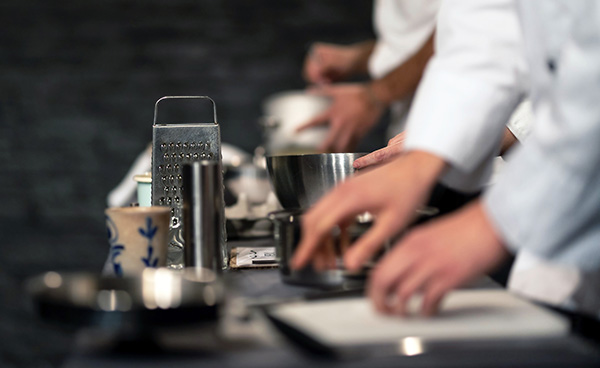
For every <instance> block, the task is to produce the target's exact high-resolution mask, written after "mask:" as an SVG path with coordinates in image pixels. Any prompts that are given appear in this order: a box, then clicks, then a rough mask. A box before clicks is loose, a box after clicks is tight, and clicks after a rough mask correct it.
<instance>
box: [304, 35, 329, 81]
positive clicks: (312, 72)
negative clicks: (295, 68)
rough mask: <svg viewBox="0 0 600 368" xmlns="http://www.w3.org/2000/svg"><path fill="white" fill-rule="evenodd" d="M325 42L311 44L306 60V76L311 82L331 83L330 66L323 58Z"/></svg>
mask: <svg viewBox="0 0 600 368" xmlns="http://www.w3.org/2000/svg"><path fill="white" fill-rule="evenodd" d="M322 49H323V44H321V43H315V44H313V45H312V46H311V48H310V50H309V52H308V54H307V55H306V59H305V61H304V78H305V79H306V80H307V81H308V82H310V83H317V84H321V83H330V82H331V79H330V78H329V77H328V76H327V74H328V70H329V67H328V65H327V64H326V63H325V62H324V60H323V51H322Z"/></svg>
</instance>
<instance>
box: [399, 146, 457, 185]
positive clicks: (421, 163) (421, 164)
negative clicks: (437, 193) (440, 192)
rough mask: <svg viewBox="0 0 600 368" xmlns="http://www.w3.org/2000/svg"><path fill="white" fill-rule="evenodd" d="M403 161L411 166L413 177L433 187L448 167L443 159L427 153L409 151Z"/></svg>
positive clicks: (403, 156) (402, 158) (402, 157)
mask: <svg viewBox="0 0 600 368" xmlns="http://www.w3.org/2000/svg"><path fill="white" fill-rule="evenodd" d="M401 160H402V161H405V162H404V163H403V165H408V166H410V171H409V172H410V173H411V175H414V178H415V179H416V180H418V181H420V182H421V183H423V184H424V185H426V186H433V185H434V184H435V183H436V182H437V180H438V179H439V178H440V177H441V176H442V175H443V174H444V171H445V170H446V168H447V166H448V164H447V163H446V162H445V161H444V160H443V159H442V158H440V157H439V156H436V155H434V154H432V153H429V152H426V151H418V150H414V151H407V152H406V153H405V154H404V155H402V156H401ZM398 161H400V160H398ZM401 164H402V163H401Z"/></svg>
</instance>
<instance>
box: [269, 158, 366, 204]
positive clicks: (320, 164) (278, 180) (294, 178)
mask: <svg viewBox="0 0 600 368" xmlns="http://www.w3.org/2000/svg"><path fill="white" fill-rule="evenodd" d="M364 155H365V153H321V154H307V155H281V156H267V170H268V172H269V178H270V180H271V184H272V186H273V190H274V192H275V195H276V196H277V199H279V203H281V205H282V206H283V208H285V209H288V210H291V209H307V208H309V207H310V206H312V205H313V204H315V203H316V202H317V201H318V200H319V199H320V198H321V197H322V196H323V195H324V194H325V193H327V192H328V191H329V190H331V189H332V188H333V187H334V186H336V185H337V184H339V183H341V182H342V181H344V180H345V179H347V178H348V177H350V176H352V175H353V174H354V173H355V171H356V169H354V167H353V166H352V164H353V163H354V160H356V159H357V158H359V157H361V156H364Z"/></svg>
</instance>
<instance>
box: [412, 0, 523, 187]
mask: <svg viewBox="0 0 600 368" xmlns="http://www.w3.org/2000/svg"><path fill="white" fill-rule="evenodd" d="M520 33H521V30H520V26H519V20H518V17H517V13H516V7H515V4H514V2H513V1H511V0H486V1H481V0H459V1H456V0H447V1H444V2H443V3H442V6H441V8H440V12H439V15H438V23H437V28H436V54H435V55H434V57H433V58H432V59H431V61H430V63H429V65H428V66H427V69H426V72H425V74H424V77H423V80H422V82H421V84H420V86H419V88H418V91H417V94H416V98H415V101H414V102H413V106H412V109H411V112H410V114H409V118H408V125H407V139H406V142H405V147H406V149H407V150H422V151H427V152H430V153H433V154H435V155H437V156H439V157H441V158H443V159H444V160H445V161H446V162H447V163H448V164H449V166H450V169H449V171H448V172H447V173H446V175H445V177H444V178H443V182H445V184H447V185H449V186H450V187H453V188H454V189H457V190H461V191H467V192H468V191H474V190H478V189H480V188H481V187H482V186H483V185H484V184H485V182H486V181H487V180H488V179H489V175H490V174H491V162H492V160H491V159H492V157H493V156H495V155H497V153H498V151H499V145H500V142H501V135H502V131H503V129H504V127H505V124H506V122H507V121H508V118H509V116H510V114H511V113H512V111H513V110H514V108H515V107H516V105H517V104H518V103H519V101H520V100H521V98H522V96H523V90H524V88H525V84H526V83H525V82H526V68H525V62H524V57H523V50H522V42H521V34H520Z"/></svg>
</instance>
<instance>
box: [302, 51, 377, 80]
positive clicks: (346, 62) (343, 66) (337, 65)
mask: <svg viewBox="0 0 600 368" xmlns="http://www.w3.org/2000/svg"><path fill="white" fill-rule="evenodd" d="M373 47H374V42H373V41H365V42H359V43H356V44H353V45H348V46H343V45H334V44H330V43H322V42H317V43H315V44H313V45H312V46H311V48H310V51H309V53H308V54H307V55H306V59H305V60H304V78H305V79H306V80H307V81H308V82H309V83H313V84H329V83H333V82H339V81H342V80H345V79H347V78H349V77H351V76H353V75H357V74H363V73H366V72H367V70H366V69H367V65H366V64H367V60H368V58H369V55H370V54H371V52H372V51H373Z"/></svg>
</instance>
